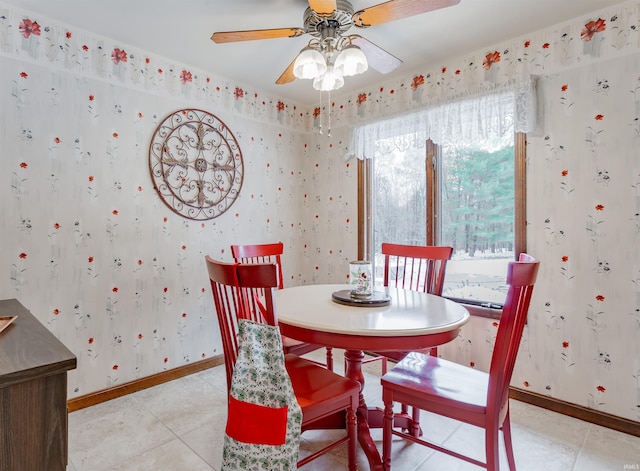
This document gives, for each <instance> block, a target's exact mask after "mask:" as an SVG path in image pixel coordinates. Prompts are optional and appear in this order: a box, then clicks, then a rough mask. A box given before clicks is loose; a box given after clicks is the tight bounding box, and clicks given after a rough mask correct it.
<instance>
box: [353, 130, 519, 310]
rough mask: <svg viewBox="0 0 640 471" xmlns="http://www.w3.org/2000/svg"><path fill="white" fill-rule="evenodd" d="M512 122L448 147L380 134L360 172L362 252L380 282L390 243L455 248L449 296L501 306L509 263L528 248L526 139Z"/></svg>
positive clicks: (451, 142) (416, 137)
mask: <svg viewBox="0 0 640 471" xmlns="http://www.w3.org/2000/svg"><path fill="white" fill-rule="evenodd" d="M506 121H507V123H508V125H507V126H506V127H505V128H504V129H503V132H501V133H495V134H494V135H490V133H489V135H484V136H483V138H482V139H478V138H475V139H474V138H472V139H459V140H455V139H449V140H443V141H444V143H443V144H442V145H437V144H435V143H434V142H433V141H431V140H429V139H426V138H425V137H424V134H420V133H418V134H416V133H413V132H408V133H404V132H402V130H401V129H400V128H399V127H397V128H394V131H393V132H384V133H379V135H378V136H377V139H375V142H374V145H373V146H372V148H373V149H374V150H373V151H370V155H371V156H372V158H368V159H364V160H362V161H360V167H359V169H360V172H359V175H360V178H359V186H360V190H361V191H360V192H359V194H360V195H361V196H362V199H361V202H360V205H359V210H360V221H362V223H361V226H360V227H361V234H360V240H359V247H360V248H361V256H362V257H363V258H369V257H371V259H372V260H373V262H374V267H375V270H376V282H378V283H380V284H382V271H383V268H384V261H383V258H382V256H381V254H380V245H381V243H382V242H393V243H400V244H412V245H413V244H427V245H451V246H453V247H454V254H453V256H452V259H451V261H450V262H449V263H448V264H447V271H446V279H445V287H444V292H443V295H444V296H447V297H450V298H454V299H456V300H459V301H462V302H464V303H467V304H471V305H476V306H485V307H489V308H501V306H502V303H503V302H504V300H505V296H506V292H507V286H506V282H505V276H506V273H507V264H508V262H509V261H512V260H514V259H515V258H516V257H517V255H518V254H519V253H520V252H522V251H524V250H525V214H524V211H525V200H524V195H525V179H524V165H525V134H523V133H515V132H514V130H513V120H512V119H511V120H509V119H507V120H506ZM473 312H474V313H480V312H484V313H487V312H488V311H484V310H483V309H477V310H474V311H473ZM488 315H492V314H491V313H490V312H489V313H488Z"/></svg>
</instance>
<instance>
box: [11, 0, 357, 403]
mask: <svg viewBox="0 0 640 471" xmlns="http://www.w3.org/2000/svg"><path fill="white" fill-rule="evenodd" d="M0 70H1V71H2V73H1V74H0V103H1V104H2V108H3V110H4V112H3V113H2V115H1V116H0V142H1V143H2V150H1V162H2V167H3V168H4V170H5V171H4V172H2V174H1V176H0V198H1V199H2V201H4V206H3V208H4V209H3V211H2V213H1V214H2V215H1V216H0V230H1V231H2V242H3V243H2V251H0V299H5V298H17V299H19V300H20V301H21V302H22V303H23V304H24V305H25V306H26V307H27V308H28V309H30V310H31V311H32V312H33V313H34V315H36V316H37V317H38V318H39V320H40V321H41V322H42V323H43V324H44V325H46V326H47V327H48V328H49V329H50V330H51V332H53V333H54V334H55V335H56V336H57V337H58V338H60V340H61V341H62V342H63V343H64V344H65V345H66V346H67V347H68V348H70V349H71V350H72V351H73V352H74V353H75V354H76V356H77V358H78V368H77V369H76V370H74V371H72V372H70V374H69V382H68V384H69V397H76V396H82V395H85V394H89V393H92V392H95V391H99V390H102V389H105V388H108V387H112V386H118V385H121V384H124V383H126V382H128V381H132V380H134V379H137V378H141V377H145V376H148V375H151V374H154V373H157V372H160V371H163V370H168V369H171V368H175V367H177V366H181V365H184V364H187V363H190V362H194V361H198V360H201V359H204V358H211V357H214V356H218V355H220V354H221V343H220V340H219V333H218V330H217V326H216V325H217V322H216V320H215V312H214V310H213V302H212V301H213V300H212V296H211V293H210V290H209V285H208V278H207V273H206V267H205V265H204V256H205V255H211V256H213V257H215V258H218V259H222V260H226V261H230V260H231V254H230V249H229V246H230V245H231V244H232V243H252V242H256V243H257V242H264V241H277V240H282V241H283V242H284V243H285V247H286V249H285V255H284V258H283V261H284V263H285V265H286V267H287V273H286V275H287V283H288V284H294V283H296V284H299V283H306V282H313V281H317V280H319V279H321V278H322V277H326V276H329V274H333V275H332V276H334V277H335V276H336V273H338V274H339V275H337V277H338V278H339V279H342V278H343V275H342V273H344V277H345V278H346V273H347V272H348V264H347V262H346V260H347V259H348V258H350V257H351V253H354V252H355V242H354V243H353V248H350V247H348V245H347V244H345V243H344V242H342V241H341V240H340V238H339V237H337V235H338V234H341V233H343V232H346V233H353V230H355V228H356V211H355V204H353V203H351V202H352V201H355V192H356V189H355V188H352V187H350V186H349V185H346V184H344V183H343V182H344V181H352V180H354V179H355V173H354V172H355V167H354V166H353V165H352V164H351V163H348V162H345V161H344V160H343V159H341V158H340V157H338V156H337V155H336V152H338V151H340V152H342V153H343V154H344V153H345V152H346V150H345V148H344V147H343V146H342V147H341V145H340V140H339V138H338V137H337V136H339V135H340V132H336V133H335V135H336V137H335V138H334V140H333V141H328V140H327V139H326V137H325V138H324V139H318V138H317V137H316V136H315V135H314V134H308V133H302V132H301V131H300V129H299V128H300V126H299V124H298V121H299V118H300V116H299V114H298V113H299V111H297V110H296V106H295V104H289V103H285V102H284V101H283V100H282V99H279V98H277V97H275V98H274V97H269V96H263V95H262V93H260V91H251V90H249V89H248V88H247V87H245V86H243V85H241V84H233V85H230V84H228V83H226V82H224V81H223V80H222V79H220V78H218V77H215V76H213V75H207V74H205V73H204V72H202V71H196V70H192V69H189V68H188V67H186V66H183V65H179V64H172V63H169V62H167V60H166V59H163V58H159V57H153V56H148V55H145V54H143V53H140V52H139V51H135V50H133V49H131V48H130V47H128V46H127V45H122V44H115V43H113V42H112V41H110V40H108V39H105V38H98V37H95V36H93V35H92V34H90V33H87V32H84V31H76V30H73V29H68V28H66V27H62V26H60V25H56V24H55V23H53V22H51V21H49V20H48V19H47V18H42V17H39V16H38V15H37V14H34V13H31V12H18V11H14V10H10V9H9V8H2V6H1V5H0ZM194 107H197V108H202V109H205V110H207V111H209V112H211V113H212V114H214V115H216V116H217V117H218V118H219V119H220V120H221V121H223V122H224V123H225V124H226V125H227V126H228V127H229V128H230V129H231V130H232V131H233V133H234V135H235V136H236V138H237V139H238V141H239V144H240V148H241V151H242V154H243V158H244V167H245V179H244V183H243V188H242V191H241V194H240V197H239V198H238V200H237V201H236V202H235V203H234V204H233V205H232V206H231V208H230V209H229V210H228V211H227V212H226V213H224V214H223V215H221V216H220V217H218V218H215V219H211V220H207V221H192V220H188V219H185V218H182V217H180V216H178V215H176V214H175V213H173V212H172V211H171V210H170V209H169V208H167V206H166V205H165V204H164V203H163V202H162V201H161V200H160V198H159V197H158V196H157V194H156V192H155V190H154V188H153V182H152V179H151V175H150V169H149V145H150V142H151V138H152V135H153V133H154V131H155V129H156V127H157V125H158V124H159V123H160V122H162V121H163V119H164V118H165V117H166V116H168V115H170V114H171V113H173V112H175V111H177V110H180V109H186V108H194ZM345 141H346V140H345ZM326 180H331V181H334V182H336V187H335V188H334V189H333V190H331V191H327V189H326V188H325V187H324V186H323V182H324V181H326ZM345 188H346V191H344V189H345ZM319 227H322V228H323V231H329V232H333V233H335V237H333V243H331V244H326V241H324V240H323V239H322V237H323V236H324V235H325V234H327V232H323V231H320V230H318V228H319ZM354 240H355V239H354ZM320 241H322V242H323V246H322V248H320V246H319V242H320ZM343 259H344V261H343ZM312 264H313V269H309V268H308V267H310V266H311V265H312ZM341 272H342V273H341Z"/></svg>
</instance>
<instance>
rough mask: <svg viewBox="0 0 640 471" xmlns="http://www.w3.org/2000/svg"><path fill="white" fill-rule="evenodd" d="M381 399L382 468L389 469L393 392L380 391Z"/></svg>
mask: <svg viewBox="0 0 640 471" xmlns="http://www.w3.org/2000/svg"><path fill="white" fill-rule="evenodd" d="M382 401H383V402H384V415H383V421H382V469H383V470H384V471H391V442H392V438H393V435H392V433H391V429H392V428H393V393H392V392H390V391H387V390H384V389H383V391H382Z"/></svg>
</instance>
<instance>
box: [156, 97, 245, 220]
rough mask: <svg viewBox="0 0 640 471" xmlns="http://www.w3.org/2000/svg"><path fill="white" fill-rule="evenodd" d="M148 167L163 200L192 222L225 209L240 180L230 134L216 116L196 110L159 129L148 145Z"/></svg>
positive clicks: (237, 155)
mask: <svg viewBox="0 0 640 471" xmlns="http://www.w3.org/2000/svg"><path fill="white" fill-rule="evenodd" d="M149 167H150V170H151V178H152V180H153V185H154V187H155V189H156V191H157V192H158V195H159V196H160V198H161V199H162V201H164V203H165V204H166V205H167V206H168V207H169V208H171V210H172V211H174V212H175V213H177V214H179V215H181V216H183V217H185V218H188V219H194V220H207V219H213V218H215V217H218V216H220V215H221V214H223V213H224V212H225V211H227V210H228V209H229V207H230V206H231V205H232V204H233V203H234V201H235V200H236V198H237V197H238V195H240V189H241V188H242V181H243V179H244V164H243V160H242V152H241V151H240V146H239V144H238V141H237V140H236V138H235V136H234V135H233V133H232V132H231V131H230V130H229V128H227V126H226V125H225V124H224V123H223V122H222V121H220V120H219V119H218V118H217V117H215V116H214V115H212V114H211V113H208V112H206V111H202V110H197V109H184V110H179V111H176V112H175V113H173V114H171V115H169V116H167V117H166V118H165V119H164V121H162V122H161V123H160V124H159V125H158V127H157V128H156V131H155V132H154V133H153V137H152V139H151V144H150V146H149Z"/></svg>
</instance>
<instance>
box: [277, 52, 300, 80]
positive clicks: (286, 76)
mask: <svg viewBox="0 0 640 471" xmlns="http://www.w3.org/2000/svg"><path fill="white" fill-rule="evenodd" d="M297 58H298V56H296V57H295V58H294V59H293V60H292V61H291V64H289V67H287V68H286V70H285V71H284V72H282V75H281V76H280V77H279V78H278V80H276V83H277V84H278V85H282V84H284V83H289V82H293V81H294V80H295V79H296V76H295V75H293V64H295V62H296V59H297Z"/></svg>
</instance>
